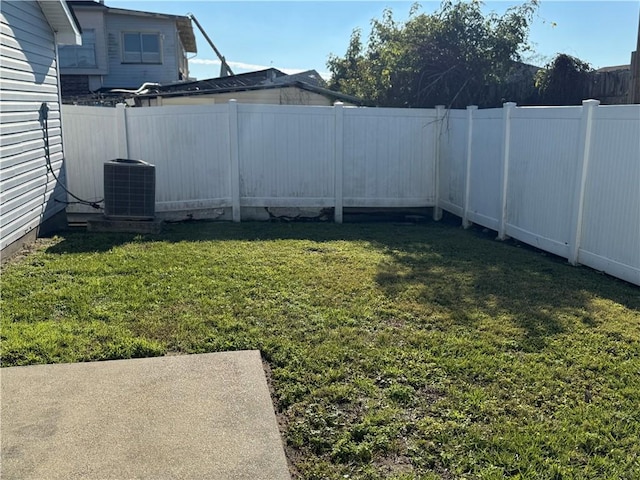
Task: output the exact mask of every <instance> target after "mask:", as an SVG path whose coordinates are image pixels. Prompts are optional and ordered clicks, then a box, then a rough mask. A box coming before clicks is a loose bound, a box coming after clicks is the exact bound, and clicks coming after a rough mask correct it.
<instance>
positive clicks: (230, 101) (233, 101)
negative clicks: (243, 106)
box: [229, 98, 238, 103]
mask: <svg viewBox="0 0 640 480" xmlns="http://www.w3.org/2000/svg"><path fill="white" fill-rule="evenodd" d="M229 103H238V100H236V99H235V98H230V99H229Z"/></svg>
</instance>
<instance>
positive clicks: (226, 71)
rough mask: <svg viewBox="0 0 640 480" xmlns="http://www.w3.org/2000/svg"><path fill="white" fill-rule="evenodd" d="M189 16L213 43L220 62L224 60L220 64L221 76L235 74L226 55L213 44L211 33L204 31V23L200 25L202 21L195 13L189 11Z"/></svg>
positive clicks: (210, 43)
mask: <svg viewBox="0 0 640 480" xmlns="http://www.w3.org/2000/svg"><path fill="white" fill-rule="evenodd" d="M187 17H189V18H190V19H191V20H193V23H195V24H196V27H198V30H200V32H201V33H202V36H203V37H204V39H205V40H206V41H207V42H209V45H211V48H213V51H214V52H216V55H217V56H218V58H219V59H220V62H222V63H221V64H220V76H221V77H227V76H229V75H234V73H233V71H232V70H231V67H230V66H229V64H228V63H227V60H226V59H225V58H224V56H223V55H222V54H221V53H220V51H219V50H218V49H217V48H216V46H215V45H214V44H213V42H212V41H211V39H210V38H209V35H207V32H205V31H204V28H202V25H200V22H199V21H198V19H197V18H196V16H195V15H194V14H193V13H187Z"/></svg>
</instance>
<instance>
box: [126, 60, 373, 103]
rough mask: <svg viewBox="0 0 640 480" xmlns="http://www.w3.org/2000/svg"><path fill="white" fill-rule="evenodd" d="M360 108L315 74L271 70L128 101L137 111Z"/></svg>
mask: <svg viewBox="0 0 640 480" xmlns="http://www.w3.org/2000/svg"><path fill="white" fill-rule="evenodd" d="M230 99H236V100H237V101H238V102H240V103H262V104H272V105H321V106H322V105H324V106H326V105H333V104H334V103H335V102H337V101H340V102H343V103H344V104H345V105H363V104H364V103H365V102H364V100H362V99H360V98H357V97H353V96H351V95H345V94H343V93H340V92H335V91H333V90H329V89H328V88H326V87H325V82H324V80H323V79H322V77H320V74H319V73H318V72H316V71H315V70H308V71H306V72H302V73H297V74H294V75H287V74H285V73H283V72H281V71H280V70H277V69H275V68H268V69H266V70H260V71H257V72H249V73H241V74H239V75H232V76H227V77H220V78H211V79H208V80H198V81H194V82H186V83H184V82H183V83H178V84H168V85H158V86H150V87H149V88H148V89H144V90H143V91H141V92H140V93H138V94H137V95H135V96H134V97H133V99H132V100H130V103H134V102H135V105H136V106H139V107H152V106H159V105H196V104H207V103H209V104H210V103H225V102H228V101H229V100H230Z"/></svg>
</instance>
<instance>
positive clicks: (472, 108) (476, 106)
mask: <svg viewBox="0 0 640 480" xmlns="http://www.w3.org/2000/svg"><path fill="white" fill-rule="evenodd" d="M477 109H478V105H467V110H477Z"/></svg>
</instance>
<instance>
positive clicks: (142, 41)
mask: <svg viewBox="0 0 640 480" xmlns="http://www.w3.org/2000/svg"><path fill="white" fill-rule="evenodd" d="M122 44H123V45H124V48H123V56H122V61H123V63H162V58H161V56H160V34H158V33H137V32H136V33H129V32H128V33H124V34H123V42H122Z"/></svg>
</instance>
